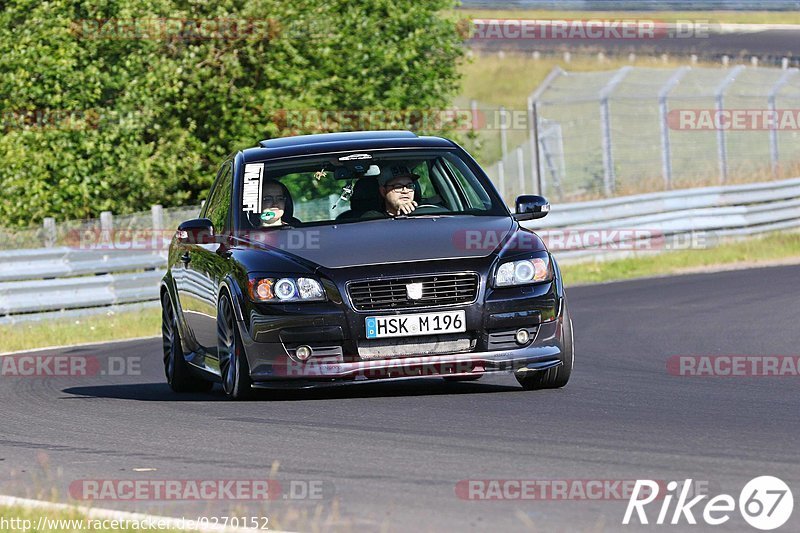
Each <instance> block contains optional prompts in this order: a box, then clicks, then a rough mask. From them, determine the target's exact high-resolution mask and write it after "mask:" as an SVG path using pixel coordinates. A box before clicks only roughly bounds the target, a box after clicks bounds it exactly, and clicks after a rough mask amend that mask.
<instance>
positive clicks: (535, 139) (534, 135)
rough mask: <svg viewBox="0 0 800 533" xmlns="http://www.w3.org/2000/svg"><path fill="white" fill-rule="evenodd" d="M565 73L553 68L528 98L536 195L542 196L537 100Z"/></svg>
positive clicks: (532, 174) (532, 171)
mask: <svg viewBox="0 0 800 533" xmlns="http://www.w3.org/2000/svg"><path fill="white" fill-rule="evenodd" d="M562 74H565V72H564V71H563V70H562V69H561V68H559V67H555V68H554V69H553V70H551V71H550V73H549V74H548V75H547V77H545V79H544V80H543V81H542V83H541V84H540V85H539V87H537V88H536V90H535V91H533V92H532V93H531V95H530V96H528V130H529V139H528V140H529V141H530V145H531V178H532V179H533V180H534V185H535V187H536V194H539V195H543V194H544V182H543V180H542V171H541V165H540V163H539V98H540V97H541V96H542V93H544V91H546V90H547V89H548V87H550V85H551V84H552V83H553V81H555V79H556V78H558V77H559V76H561V75H562Z"/></svg>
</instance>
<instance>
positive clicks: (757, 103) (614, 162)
mask: <svg viewBox="0 0 800 533" xmlns="http://www.w3.org/2000/svg"><path fill="white" fill-rule="evenodd" d="M519 112H524V113H525V114H526V116H527V117H528V120H527V121H522V122H524V123H525V126H524V127H520V123H521V121H520V120H516V117H515V116H514V113H519ZM501 115H505V116H506V117H509V116H510V117H511V119H507V120H505V121H503V120H501V121H500V126H501V129H502V130H503V132H501V134H500V136H501V137H505V139H506V143H505V144H506V145H507V146H503V144H504V143H502V142H501V143H499V144H500V145H501V147H502V150H501V152H502V155H501V157H500V160H499V161H498V162H497V163H495V164H493V165H488V168H487V172H488V173H489V175H490V177H491V178H492V179H493V180H494V182H495V184H496V185H497V186H498V188H499V189H500V190H501V191H502V192H503V195H504V197H505V199H506V201H507V202H508V203H509V204H511V203H513V201H514V198H515V197H516V196H517V195H519V194H522V193H528V194H531V193H542V194H545V195H547V196H549V197H552V198H553V199H554V200H557V201H559V202H574V201H582V200H591V199H598V198H607V197H614V196H624V195H630V194H639V193H648V192H658V191H664V190H671V189H683V188H691V187H700V186H710V185H722V184H735V183H749V182H759V181H768V180H773V179H781V178H785V177H788V176H792V175H797V172H798V170H800V75H798V69H794V68H786V69H779V68H759V67H745V66H741V65H739V66H732V67H727V68H726V67H722V68H709V67H688V66H686V67H680V68H677V69H659V68H640V67H632V66H626V67H623V68H621V69H619V70H613V71H605V72H586V73H573V72H565V71H563V70H561V69H555V70H554V71H553V72H552V73H551V74H550V75H549V76H548V78H547V79H546V80H545V81H544V83H543V84H542V85H541V86H540V87H539V88H538V89H537V90H536V91H535V92H534V93H533V94H532V95H531V96H530V98H529V101H528V109H527V110H524V111H519V110H517V111H509V110H502V112H501ZM520 130H524V131H520ZM484 135H485V134H484ZM495 135H497V134H496V133H495ZM537 137H538V143H537V145H538V150H534V149H533V148H534V143H533V142H531V139H533V138H537ZM512 138H513V139H514V142H508V141H509V140H510V139H512Z"/></svg>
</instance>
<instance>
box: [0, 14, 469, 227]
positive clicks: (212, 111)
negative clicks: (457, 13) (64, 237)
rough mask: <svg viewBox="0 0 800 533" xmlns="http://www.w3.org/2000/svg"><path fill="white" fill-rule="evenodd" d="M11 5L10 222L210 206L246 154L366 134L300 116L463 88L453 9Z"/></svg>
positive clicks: (7, 49)
mask: <svg viewBox="0 0 800 533" xmlns="http://www.w3.org/2000/svg"><path fill="white" fill-rule="evenodd" d="M4 4H5V7H4V10H3V11H2V12H0V113H2V117H3V122H2V125H3V136H2V138H0V191H1V192H0V199H2V202H0V220H1V221H2V223H0V224H2V225H18V226H24V225H28V224H31V223H38V222H40V221H41V219H42V218H43V217H45V216H55V217H57V218H58V219H60V220H64V219H67V218H84V217H92V216H97V215H98V213H99V212H100V211H102V210H112V211H114V212H115V213H121V214H122V213H129V212H133V211H138V210H143V209H147V208H148V206H149V205H150V204H153V203H161V204H163V205H165V206H171V205H183V204H191V203H199V201H200V199H202V197H203V195H204V194H205V191H206V190H207V189H208V187H209V185H210V182H211V180H212V179H213V176H214V175H215V174H216V170H217V165H218V164H219V163H220V162H221V160H222V159H223V158H224V156H225V155H226V154H227V153H230V152H231V151H233V150H236V149H240V148H244V147H247V146H253V145H254V143H255V142H256V141H257V140H260V139H264V138H271V137H278V136H282V135H288V134H297V133H314V132H317V131H335V130H339V129H350V128H352V127H353V126H357V125H359V124H355V123H341V122H337V121H335V120H334V121H326V122H325V123H320V122H318V121H313V120H312V121H309V120H287V117H288V118H291V117H292V116H293V115H292V113H293V112H298V111H303V112H304V113H303V114H302V116H306V114H305V112H306V111H308V110H351V111H358V110H385V109H393V110H408V109H437V108H442V107H444V106H446V105H447V104H448V102H449V101H450V98H451V96H452V95H453V93H454V92H455V91H456V89H457V85H458V82H459V79H458V73H457V72H458V71H457V64H458V61H459V60H460V58H461V57H462V37H461V36H460V35H459V33H458V28H457V25H456V22H455V21H454V20H450V19H447V18H446V17H444V16H443V15H442V11H443V10H445V9H448V8H450V7H452V4H453V2H452V0H429V1H425V2H419V1H417V0H359V1H357V2H353V1H347V0H295V1H292V2H284V1H281V0H247V1H244V0H222V1H220V2H215V3H214V5H213V6H212V5H207V4H205V3H203V2H199V1H194V0H193V1H187V0H183V1H179V0H147V1H144V0H99V1H91V2H90V1H88V0H52V1H50V2H45V3H42V2H39V1H36V0H12V1H10V2H4ZM158 19H164V20H158ZM167 19H168V20H167ZM220 25H221V26H220ZM159 28H160V29H161V30H163V29H164V28H167V29H168V31H159ZM361 125H363V123H361ZM367 125H368V124H367ZM381 125H382V126H385V124H381ZM423 127H424V126H423Z"/></svg>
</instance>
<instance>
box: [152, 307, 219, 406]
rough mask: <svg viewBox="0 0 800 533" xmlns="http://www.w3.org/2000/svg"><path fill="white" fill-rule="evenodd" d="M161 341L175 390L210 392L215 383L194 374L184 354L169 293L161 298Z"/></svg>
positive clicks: (165, 366) (167, 373) (168, 375)
mask: <svg viewBox="0 0 800 533" xmlns="http://www.w3.org/2000/svg"><path fill="white" fill-rule="evenodd" d="M161 343H162V347H163V352H164V374H165V375H166V377H167V383H168V384H169V386H170V388H171V389H172V390H173V391H175V392H208V391H210V390H211V388H212V387H213V386H214V383H213V382H211V381H206V380H204V379H201V378H198V377H196V376H195V375H193V374H192V369H191V368H190V367H189V363H187V362H186V359H185V358H184V356H183V345H182V344H181V334H180V329H179V328H178V319H177V317H176V316H175V311H174V310H173V308H172V304H171V303H170V299H169V296H168V295H167V294H164V295H163V296H162V298H161Z"/></svg>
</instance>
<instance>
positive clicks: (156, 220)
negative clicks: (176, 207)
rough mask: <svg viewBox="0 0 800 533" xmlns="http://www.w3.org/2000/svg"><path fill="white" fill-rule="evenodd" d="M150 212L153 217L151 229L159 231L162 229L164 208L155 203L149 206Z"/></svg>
mask: <svg viewBox="0 0 800 533" xmlns="http://www.w3.org/2000/svg"><path fill="white" fill-rule="evenodd" d="M150 214H151V215H152V217H153V231H154V232H157V231H161V230H163V229H164V208H163V207H161V206H160V205H158V204H156V205H154V206H151V207H150Z"/></svg>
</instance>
